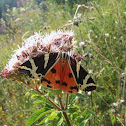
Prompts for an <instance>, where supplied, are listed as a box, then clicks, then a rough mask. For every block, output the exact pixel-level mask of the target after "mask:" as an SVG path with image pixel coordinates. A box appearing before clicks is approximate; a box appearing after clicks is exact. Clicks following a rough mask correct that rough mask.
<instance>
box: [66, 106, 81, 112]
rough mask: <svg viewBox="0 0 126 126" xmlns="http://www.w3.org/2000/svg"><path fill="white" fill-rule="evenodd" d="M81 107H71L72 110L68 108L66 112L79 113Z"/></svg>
mask: <svg viewBox="0 0 126 126" xmlns="http://www.w3.org/2000/svg"><path fill="white" fill-rule="evenodd" d="M79 110H80V109H79V107H78V106H74V107H71V108H68V109H66V110H65V112H67V113H75V112H76V111H79Z"/></svg>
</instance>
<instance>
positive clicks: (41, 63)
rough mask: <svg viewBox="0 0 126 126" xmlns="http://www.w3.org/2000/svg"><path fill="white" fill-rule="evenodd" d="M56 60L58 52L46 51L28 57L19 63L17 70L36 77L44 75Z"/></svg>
mask: <svg viewBox="0 0 126 126" xmlns="http://www.w3.org/2000/svg"><path fill="white" fill-rule="evenodd" d="M58 60H59V54H58V53H46V54H42V55H40V56H37V57H34V58H31V59H29V60H28V61H26V62H25V63H23V64H21V65H20V67H19V68H18V70H19V72H20V73H24V74H27V75H28V76H29V77H32V78H35V79H38V78H41V77H44V76H45V75H46V74H47V72H48V71H49V70H50V69H52V67H53V66H54V65H55V64H56V63H57V62H58Z"/></svg>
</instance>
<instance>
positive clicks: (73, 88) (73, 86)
mask: <svg viewBox="0 0 126 126" xmlns="http://www.w3.org/2000/svg"><path fill="white" fill-rule="evenodd" d="M68 58H69V57H68ZM62 77H63V80H62V83H61V89H62V90H63V91H64V92H67V93H72V94H76V93H77V92H78V86H77V83H76V81H75V78H74V75H73V72H72V70H71V67H70V64H69V62H68V60H66V63H65V67H64V71H63V75H62Z"/></svg>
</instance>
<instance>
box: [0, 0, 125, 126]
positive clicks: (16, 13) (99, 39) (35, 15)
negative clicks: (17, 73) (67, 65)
mask: <svg viewBox="0 0 126 126" xmlns="http://www.w3.org/2000/svg"><path fill="white" fill-rule="evenodd" d="M69 2H70V1H69V0H68V2H64V1H60V2H59V3H58V1H56V0H55V1H51V0H49V1H37V2H36V1H34V0H30V1H28V2H27V3H25V4H24V7H20V8H16V7H13V8H12V9H8V10H7V12H6V13H4V19H1V24H2V25H3V26H6V30H5V31H4V32H3V33H2V34H1V35H0V71H1V70H2V69H3V68H4V67H5V65H6V63H7V62H8V59H9V58H10V56H11V54H13V50H14V49H17V45H20V46H21V45H22V41H23V40H24V39H25V38H27V37H29V36H31V35H33V34H34V32H41V33H42V34H44V33H50V32H51V31H52V30H57V29H58V28H61V29H62V30H71V28H72V25H67V26H66V24H68V21H69V20H73V17H74V13H75V11H76V9H77V4H75V3H81V4H86V6H87V7H88V8H85V7H83V8H80V9H79V11H78V13H81V14H82V19H81V23H80V25H79V27H78V26H76V25H74V27H73V30H74V32H75V39H76V40H77V42H78V45H77V46H78V48H77V52H78V53H79V54H81V55H82V56H85V58H84V61H83V62H82V66H83V67H84V68H85V69H87V70H88V71H93V72H91V73H92V76H93V77H94V79H95V81H96V83H97V90H96V91H94V92H93V93H92V94H91V95H89V94H83V95H81V96H77V95H70V98H69V104H68V109H67V110H66V112H67V114H68V116H69V119H70V121H71V123H72V125H73V126H83V125H89V126H121V125H122V126H124V125H126V119H125V118H126V101H125V100H126V21H125V20H126V6H125V0H120V1H114V0H106V1H103V0H95V1H93V0H92V1H89V2H83V1H75V3H71V4H70V3H69ZM61 3H62V4H61ZM38 4H39V6H38ZM60 4H61V5H60ZM90 7H94V8H93V9H92V10H90ZM64 25H65V26H64ZM48 26H50V27H49V29H48V28H47V27H48ZM46 28H47V29H46ZM80 42H84V43H85V44H84V46H83V47H82V46H79V43H80ZM42 91H44V92H45V93H46V94H47V96H49V97H51V99H53V100H54V101H55V102H56V103H57V104H58V100H57V91H51V90H49V89H46V88H42ZM0 96H1V97H0V125H7V126H16V125H18V126H24V125H25V124H26V123H27V125H28V126H29V125H30V123H31V124H32V123H34V124H33V125H37V124H39V125H41V126H42V125H43V126H55V125H59V126H66V121H65V119H64V118H63V116H62V113H61V112H60V111H57V110H56V109H55V108H54V107H53V106H52V105H51V104H50V103H49V102H48V101H47V100H46V99H45V98H44V97H43V96H41V95H40V94H38V93H36V92H35V91H33V90H30V89H28V88H26V87H24V86H22V85H21V84H20V83H18V82H15V81H12V80H11V79H4V78H2V77H0ZM63 99H65V93H64V97H63ZM120 100H124V102H123V103H121V101H120ZM119 103H120V104H119ZM34 112H35V113H34ZM33 113H34V114H33ZM42 113H44V114H42ZM32 114H33V116H32V117H31V115H32ZM30 117H31V118H30ZM29 118H30V119H29ZM28 119H29V120H32V121H33V120H34V122H32V121H28ZM27 121H28V122H27Z"/></svg>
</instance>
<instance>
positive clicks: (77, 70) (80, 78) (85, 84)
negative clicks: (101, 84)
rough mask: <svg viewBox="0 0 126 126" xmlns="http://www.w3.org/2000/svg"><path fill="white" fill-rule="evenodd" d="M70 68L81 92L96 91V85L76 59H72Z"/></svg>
mask: <svg viewBox="0 0 126 126" xmlns="http://www.w3.org/2000/svg"><path fill="white" fill-rule="evenodd" d="M70 66H71V69H72V71H73V73H74V76H75V79H76V81H77V84H78V86H79V89H80V90H82V91H93V90H95V89H96V84H95V82H94V80H93V79H92V78H91V77H90V75H89V74H88V72H87V71H86V70H85V69H84V68H83V67H82V66H81V65H80V64H79V63H78V62H77V61H76V60H75V59H73V58H71V57H70Z"/></svg>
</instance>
